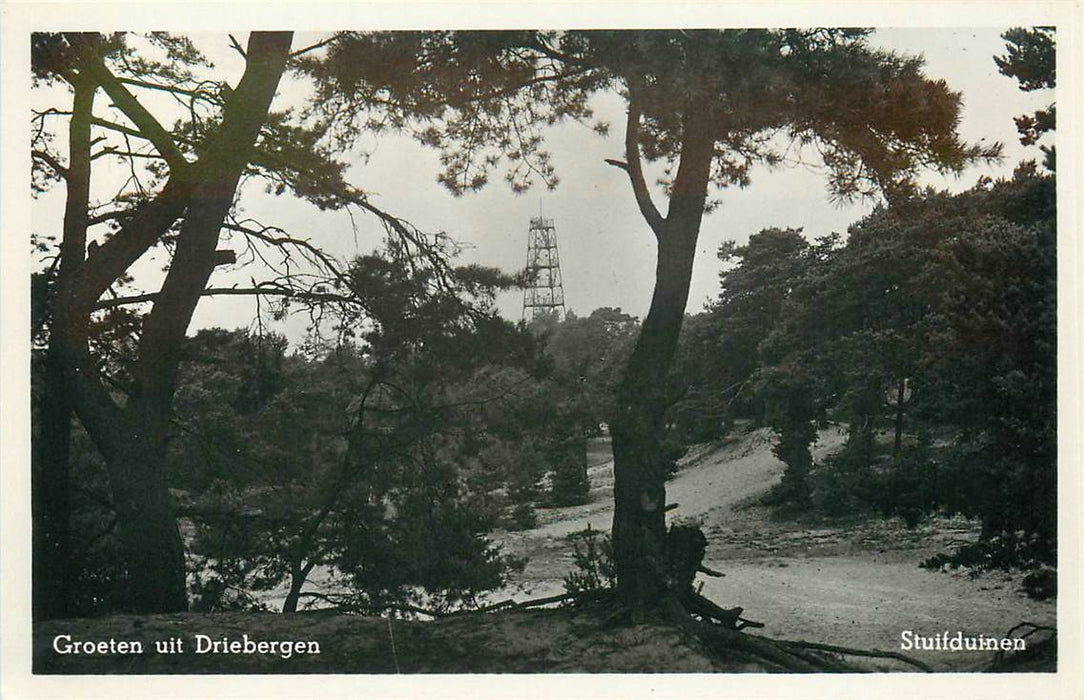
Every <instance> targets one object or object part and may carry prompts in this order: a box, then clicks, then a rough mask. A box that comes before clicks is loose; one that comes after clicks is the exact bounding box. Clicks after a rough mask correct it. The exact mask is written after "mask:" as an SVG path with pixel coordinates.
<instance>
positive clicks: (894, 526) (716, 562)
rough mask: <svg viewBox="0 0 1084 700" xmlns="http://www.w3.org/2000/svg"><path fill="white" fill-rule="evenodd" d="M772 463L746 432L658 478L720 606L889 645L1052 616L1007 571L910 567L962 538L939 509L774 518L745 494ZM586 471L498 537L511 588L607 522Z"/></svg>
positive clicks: (606, 469)
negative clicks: (701, 542) (518, 558)
mask: <svg viewBox="0 0 1084 700" xmlns="http://www.w3.org/2000/svg"><path fill="white" fill-rule="evenodd" d="M842 440H843V437H842V435H841V434H840V432H839V431H838V430H837V429H835V428H829V429H828V430H826V431H823V432H822V433H821V434H820V439H819V442H818V443H817V445H816V448H815V450H816V453H817V456H821V455H823V454H824V453H825V452H827V451H831V450H834V449H836V448H838V446H839V445H840V444H841V442H842ZM782 468H783V466H782V464H781V463H780V462H779V461H778V460H777V459H775V457H774V456H773V455H772V454H771V441H770V434H769V433H767V432H766V431H751V432H747V433H745V434H744V435H742V436H741V437H740V439H738V440H735V441H733V442H731V443H730V444H727V445H725V446H723V447H720V448H710V447H703V448H700V449H698V450H694V451H693V452H692V453H691V454H690V455H689V456H687V457H686V459H685V460H683V463H682V468H681V470H680V471H679V473H678V474H677V475H676V476H675V477H674V479H673V480H672V481H671V482H670V483H669V484H668V486H667V500H668V501H669V502H671V503H677V504H678V508H677V509H675V510H674V511H672V518H675V519H686V518H688V519H695V520H697V521H699V522H700V523H702V526H703V528H704V530H705V532H707V534H708V537H709V541H710V543H709V550H708V556H707V563H708V564H709V566H711V567H712V568H715V569H718V570H720V571H723V572H725V573H726V577H725V578H722V579H710V578H709V579H706V580H705V581H704V593H705V594H706V595H708V596H709V597H710V598H712V599H713V600H715V601H716V602H719V603H721V604H723V605H725V606H731V605H741V606H743V607H744V608H745V610H746V616H747V617H749V618H751V619H754V620H759V621H762V622H764V623H765V625H766V626H765V628H764V630H763V631H762V632H763V633H764V634H767V635H770V636H773V637H779V638H786V639H803V640H806V641H816V642H823V643H831V644H840V645H847V646H857V647H862V648H867V649H883V650H898V649H899V647H900V634H901V632H902V631H903V630H913V631H915V632H918V633H921V634H924V635H931V636H932V635H934V634H940V633H942V632H944V631H949V632H950V633H952V634H955V632H956V631H961V632H963V633H964V634H965V635H972V636H977V635H979V634H983V635H986V636H997V637H999V636H1001V635H1002V634H1004V633H1005V632H1006V631H1007V630H1008V629H1009V628H1010V627H1012V626H1013V625H1015V624H1016V623H1018V622H1022V621H1030V622H1034V623H1037V624H1046V625H1053V624H1054V621H1055V618H1056V607H1055V604H1054V603H1053V602H1036V601H1031V600H1029V599H1027V598H1025V597H1024V596H1023V595H1022V594H1020V593H1018V592H1017V590H1016V589H1017V588H1018V583H1019V582H1018V578H1015V577H1013V576H1009V575H1005V574H991V575H985V576H983V577H980V578H976V579H973V578H969V577H967V576H965V575H963V574H960V573H937V572H930V571H927V570H925V569H921V568H919V567H918V563H919V562H920V561H922V560H923V559H925V558H926V557H928V556H930V555H932V554H933V553H935V552H938V551H941V550H943V549H944V548H945V547H946V546H947V544H948V543H949V542H950V541H952V540H959V539H968V538H971V537H973V536H974V531H973V528H972V527H971V525H970V524H969V523H966V522H964V521H959V520H944V519H942V520H937V521H934V522H931V523H927V524H925V525H923V526H921V527H920V528H918V529H916V530H907V529H905V528H903V527H902V525H901V524H899V523H897V522H895V521H882V520H879V519H872V520H871V519H851V520H850V521H848V522H845V523H844V522H840V521H832V522H793V521H782V520H774V519H773V518H772V517H771V516H770V513H769V512H768V511H767V509H765V508H763V507H760V506H757V505H756V504H755V501H756V500H757V499H758V498H759V496H761V495H762V494H763V493H764V492H765V491H766V490H767V489H768V488H770V487H771V485H772V484H774V483H776V482H777V481H778V479H779V476H780V474H781V473H782ZM589 472H590V476H591V481H592V491H591V501H590V503H589V504H587V505H584V506H578V507H574V508H561V509H548V510H545V511H542V512H541V513H540V518H539V521H540V522H539V526H538V527H537V528H536V529H534V530H530V531H526V532H521V533H504V534H502V535H501V536H500V537H499V538H498V539H499V541H500V542H501V543H502V544H503V545H504V546H505V547H506V548H507V549H508V550H509V551H512V552H516V553H521V554H524V555H526V556H528V557H529V558H530V561H529V563H528V566H527V568H526V570H525V571H524V572H523V574H522V575H521V576H519V577H518V578H517V580H516V584H517V587H518V590H517V592H516V595H515V597H517V598H528V597H536V596H542V595H549V594H552V593H558V592H561V590H562V585H561V578H562V577H563V575H564V574H565V573H566V572H567V571H569V570H571V569H572V568H573V560H572V553H571V547H570V545H569V543H568V540H567V539H566V535H568V534H569V533H572V532H576V531H579V530H582V529H584V528H586V527H588V526H591V527H592V528H593V529H596V530H604V531H605V530H609V527H610V523H611V519H612V517H613V505H612V493H613V468H612V463H606V464H602V465H598V466H596V467H593V468H591V469H590V470H589ZM909 653H912V652H909ZM913 655H914V656H917V657H919V658H921V659H923V660H924V661H926V662H928V663H930V664H931V665H933V666H934V667H935V668H938V669H942V670H962V669H966V668H970V667H972V666H973V665H974V664H976V663H977V662H979V661H982V660H983V659H985V658H987V657H988V655H989V653H986V654H976V653H948V652H941V651H930V652H914V653H913Z"/></svg>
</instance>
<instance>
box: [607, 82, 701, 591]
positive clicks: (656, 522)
mask: <svg viewBox="0 0 1084 700" xmlns="http://www.w3.org/2000/svg"><path fill="white" fill-rule="evenodd" d="M692 114H694V112H692V111H690V113H689V116H687V117H686V122H685V133H684V138H683V145H682V151H681V162H680V165H679V167H678V173H677V176H676V177H675V180H674V183H673V188H672V192H671V196H670V208H669V211H668V213H667V216H666V218H665V219H661V218H660V217H658V214H657V211H656V210H655V209H654V206H653V205H652V204H651V203H650V201H649V198H648V196H647V189H646V187H645V186H644V183H643V175H642V172H641V170H640V164H639V153H638V147H637V139H638V130H639V113H638V111H637V109H636V105H635V96H633V98H632V100H631V101H630V109H629V123H628V132H627V133H626V156H627V158H628V167H627V172H629V175H630V177H631V178H632V181H633V190H634V193H635V194H636V198H637V202H638V204H639V205H640V210H641V212H642V213H643V214H644V218H645V220H646V221H647V222H648V224H649V225H650V226H651V228H652V230H653V231H654V233H655V237H656V239H657V241H658V259H657V262H656V267H655V289H654V293H653V294H652V298H651V306H650V309H649V310H648V313H647V317H646V318H645V319H644V323H643V326H642V327H641V329H640V334H639V336H638V337H637V339H636V344H635V346H634V348H633V351H632V355H631V356H630V358H629V361H628V365H627V366H626V368H625V371H624V374H623V376H622V380H621V383H620V385H619V387H618V391H617V405H616V408H615V415H614V416H613V418H612V420H611V424H610V430H611V435H612V438H613V450H614V520H613V542H614V564H615V567H616V570H617V591H618V596H619V597H620V598H621V600H622V601H623V602H624V603H625V604H626V605H628V606H630V607H631V608H632V609H634V610H637V611H640V610H643V609H644V608H647V607H653V606H657V605H659V604H661V603H663V602H664V601H673V600H674V599H675V598H678V597H680V595H681V591H676V590H671V589H670V586H669V584H668V576H667V574H668V572H667V568H668V567H667V557H666V551H665V540H666V516H665V511H666V478H667V476H668V468H667V465H666V464H665V460H664V459H663V453H662V446H661V442H662V437H663V432H664V423H663V419H664V413H665V410H666V387H667V382H668V377H669V373H670V368H671V366H672V364H673V359H674V353H675V351H676V349H677V341H678V335H679V334H680V332H681V324H682V320H683V319H684V316H685V305H686V303H687V302H688V298H689V285H690V281H691V279H692V269H693V260H694V258H695V256H696V242H697V238H698V236H699V233H700V222H701V219H702V218H703V213H704V203H705V200H706V197H707V185H708V178H709V174H710V166H711V159H712V155H713V149H714V141H713V139H712V138H711V137H710V136H709V134H708V129H707V128H706V124H704V123H703V122H702V121H701V119H698V118H696V117H695V116H692Z"/></svg>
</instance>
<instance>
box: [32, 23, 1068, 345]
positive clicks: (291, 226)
mask: <svg viewBox="0 0 1084 700" xmlns="http://www.w3.org/2000/svg"><path fill="white" fill-rule="evenodd" d="M1002 31H1003V28H1001V29H999V28H981V29H886V30H878V31H877V32H876V34H875V35H874V37H873V38H872V42H873V43H874V44H875V45H878V46H883V47H885V48H889V49H893V50H896V51H899V52H902V53H907V54H922V55H923V56H925V58H926V73H927V75H928V76H929V77H932V78H942V79H944V80H946V81H947V83H948V84H949V86H950V87H951V88H952V89H953V90H956V91H959V92H961V93H962V94H963V102H964V108H963V114H962V120H961V124H960V132H961V134H962V136H963V137H964V139H966V140H968V141H972V142H977V141H979V140H983V139H984V140H985V141H986V142H990V141H1001V142H1002V143H1003V144H1004V146H1005V150H1004V153H1005V158H1004V161H1003V162H1002V163H1001V164H1000V165H980V166H976V167H974V168H971V169H969V170H967V171H965V172H964V173H963V174H962V175H961V176H959V177H958V178H956V177H940V176H937V175H936V174H930V175H928V176H926V177H924V182H925V184H929V185H932V186H934V187H937V188H943V189H950V190H953V191H960V190H962V189H966V188H968V187H971V186H972V185H974V184H975V182H976V181H977V180H978V178H979V177H980V175H992V176H994V177H1000V176H1009V175H1010V174H1011V172H1012V170H1013V168H1014V167H1015V165H1016V164H1017V163H1018V162H1019V161H1020V160H1021V159H1024V158H1040V157H1041V154H1040V153H1039V151H1038V148H1037V147H1034V146H1033V147H1029V148H1025V147H1022V146H1020V145H1019V143H1018V141H1017V135H1016V130H1015V126H1014V124H1013V120H1012V118H1013V117H1014V116H1016V115H1019V114H1024V113H1029V112H1032V111H1034V110H1035V109H1036V108H1037V107H1039V106H1045V105H1046V104H1048V103H1049V102H1050V101H1052V100H1053V95H1051V94H1049V93H1045V94H1044V92H1039V93H1030V94H1029V93H1023V92H1021V91H1020V90H1019V89H1018V88H1017V86H1016V82H1015V81H1014V80H1011V79H1009V78H1006V77H1004V76H1002V75H1000V74H999V73H998V72H997V68H996V66H995V65H994V62H993V59H992V57H993V56H994V55H995V54H997V55H1000V54H1003V53H1004V42H1003V40H1002V39H1001V38H1000V33H1001V32H1002ZM195 38H197V40H198V43H199V45H200V46H201V47H203V48H204V49H205V50H206V51H207V52H208V54H209V55H210V56H212V57H213V58H214V59H215V61H216V63H217V64H218V65H217V70H216V75H220V76H221V75H226V76H231V77H230V78H229V79H230V80H231V82H236V76H239V75H240V72H241V71H242V70H243V65H242V64H241V61H240V59H239V57H237V56H236V55H235V54H233V52H231V51H230V50H229V49H228V46H227V42H228V38H226V37H225V36H217V35H216V36H211V35H204V36H198V37H195ZM310 38H311V37H309V36H299V37H298V38H296V39H295V48H297V47H300V46H302V45H304V44H305V43H306V42H307V41H308V40H309V39H310ZM296 90H297V88H296V86H290V85H287V86H286V87H285V88H284V89H283V91H282V93H281V94H280V98H279V99H280V102H278V103H276V105H275V106H276V107H280V106H282V105H283V104H285V102H287V101H289V99H290V98H291V97H292V96H294V95H295V93H296ZM104 102H105V100H102V101H101V103H104ZM594 107H595V110H596V113H597V116H598V117H599V118H601V119H603V120H606V121H608V122H610V123H611V126H612V129H611V132H610V134H609V136H607V137H600V136H598V135H597V134H595V133H594V132H592V131H591V130H590V129H588V128H587V127H584V126H582V125H579V124H576V123H569V124H564V125H560V126H558V127H555V128H553V129H551V130H550V131H549V132H548V133H547V146H546V148H547V150H549V151H550V152H551V153H552V154H553V162H554V164H555V166H556V169H557V174H558V177H559V178H560V184H559V185H558V187H557V189H556V190H555V191H552V192H551V191H547V190H546V189H545V188H544V187H541V186H537V187H535V188H534V189H532V190H530V191H528V192H527V193H526V194H520V195H515V194H513V193H512V192H511V191H510V190H509V188H508V187H507V186H506V185H505V184H504V182H503V180H502V179H501V177H500V173H499V172H498V173H496V174H495V176H494V177H493V178H492V179H491V183H490V184H489V185H488V186H487V187H486V188H485V189H484V190H483V191H482V192H480V193H476V194H467V195H464V196H462V197H458V198H457V197H453V196H452V195H451V194H450V193H449V192H448V191H447V190H445V189H444V188H443V187H442V186H440V185H439V184H437V182H436V174H437V172H438V170H439V162H438V154H437V153H436V152H434V151H433V150H431V149H426V148H423V147H421V146H419V145H417V144H415V143H414V142H413V141H411V140H410V139H408V138H406V137H403V136H394V135H393V136H387V135H382V136H381V137H379V138H375V137H370V138H364V139H362V142H361V144H360V146H361V148H362V149H363V150H365V151H367V152H368V158H362V157H360V156H359V155H358V154H344V157H345V158H346V159H347V160H348V161H349V162H351V163H352V164H353V165H352V167H351V170H350V173H349V178H350V180H351V181H352V182H353V183H354V184H356V185H358V186H360V187H362V188H363V189H364V190H366V191H368V192H370V193H371V194H372V195H373V198H374V202H375V203H377V204H378V205H379V206H381V207H382V208H384V209H385V210H386V211H389V212H391V213H394V214H396V215H398V216H400V217H402V218H404V219H407V220H409V221H411V222H412V223H414V224H415V225H417V226H418V227H419V228H421V229H423V230H429V231H437V230H443V231H447V232H448V233H449V234H451V235H452V236H453V237H454V238H456V239H457V240H459V241H462V242H463V243H464V244H465V249H464V251H463V257H462V259H463V260H464V261H469V262H478V263H482V264H486V265H493V266H496V267H500V268H502V269H505V270H508V271H511V270H516V269H519V268H521V267H522V266H523V264H524V261H525V258H526V252H527V250H526V246H527V229H528V225H529V222H530V218H531V217H532V216H537V215H538V214H539V212H540V211H541V212H542V213H543V214H544V215H545V216H546V217H547V218H552V219H553V220H554V223H555V225H556V230H557V239H558V247H559V250H560V256H561V270H562V274H563V279H564V290H565V300H566V305H567V307H568V308H569V309H570V310H572V311H574V312H575V313H577V314H580V315H586V314H588V313H590V312H591V310H593V309H595V308H598V307H602V306H611V307H620V308H622V309H623V310H625V311H627V312H628V313H631V314H634V315H637V316H642V315H643V314H644V313H645V312H646V310H647V306H648V303H649V301H650V296H651V289H652V285H653V271H654V258H655V248H654V242H653V237H652V234H651V232H650V231H649V229H648V228H647V226H646V224H644V222H643V220H642V219H641V218H640V215H639V212H638V210H637V208H636V206H635V203H634V201H633V198H632V193H631V191H630V187H629V183H628V179H627V177H626V176H625V174H624V173H623V172H621V171H619V170H617V169H615V168H613V167H612V166H608V165H606V164H605V162H604V159H606V158H622V157H623V151H624V149H623V145H622V141H623V136H624V134H623V131H624V102H623V100H621V99H620V98H619V97H617V96H616V95H601V96H599V97H598V98H597V99H596V100H595V102H594ZM98 185H99V187H98V191H97V194H98V196H100V197H108V196H109V194H108V187H109V186H115V185H113V184H109V183H105V182H104V181H101V180H99V182H98ZM713 196H715V197H716V198H718V199H719V200H720V201H721V206H720V207H718V208H717V209H716V210H715V211H714V212H713V213H711V214H709V215H708V216H706V217H705V219H704V224H703V226H702V230H701V236H700V245H699V251H698V255H697V263H696V266H695V270H694V274H693V280H692V290H691V293H690V297H689V306H688V309H687V310H688V311H689V312H697V311H700V310H701V309H702V308H703V307H704V304H705V303H706V302H707V301H708V300H709V299H711V298H713V297H714V296H715V295H716V293H717V291H718V282H717V276H718V272H719V263H718V260H717V259H716V257H715V252H716V250H717V249H718V247H719V245H720V244H722V243H723V242H724V241H727V240H734V241H737V242H738V243H743V242H745V241H746V240H748V238H749V236H750V235H751V234H753V233H756V232H757V231H759V230H761V229H762V228H765V227H773V226H774V227H796V228H797V227H801V228H803V229H804V231H805V233H806V235H807V236H808V237H810V238H814V237H818V236H822V235H826V234H829V233H832V232H840V233H843V232H845V231H846V229H847V227H848V226H849V225H850V224H852V223H854V222H855V221H857V220H859V219H860V218H861V217H862V216H864V215H865V214H867V213H868V212H869V211H870V210H871V208H872V206H873V204H874V203H873V202H869V201H867V202H857V203H854V204H851V205H847V206H837V205H834V204H833V203H832V202H830V201H829V199H828V197H827V195H826V190H825V184H824V178H823V173H821V172H819V171H818V170H817V169H815V168H811V167H807V166H796V167H790V168H783V169H777V170H775V171H772V172H768V171H766V170H763V169H758V170H756V171H754V172H753V174H752V186H751V187H749V188H747V189H744V190H739V189H728V190H725V191H721V192H718V191H717V192H715V193H714V194H713ZM61 201H62V199H60V193H59V192H57V193H53V194H52V195H50V196H49V197H47V198H45V199H43V200H42V201H41V202H40V203H39V204H38V205H37V206H36V207H35V213H34V220H35V230H38V231H42V230H44V229H47V228H48V227H49V225H48V222H49V221H50V220H51V219H54V218H55V217H56V215H57V214H58V213H59V212H60V211H61V210H62V206H58V204H60V202H61ZM656 201H657V202H658V204H659V206H660V208H661V209H663V210H664V211H665V201H664V200H663V198H662V196H661V193H658V192H657V193H656ZM241 206H242V208H243V210H244V211H245V213H247V214H248V215H251V216H253V217H255V218H258V219H259V220H261V221H262V222H263V223H265V224H275V225H278V226H281V227H282V228H284V229H286V230H287V231H289V232H291V234H293V235H296V236H301V237H306V238H311V239H312V240H313V241H314V242H316V243H318V244H320V245H322V246H325V247H326V248H328V249H329V250H331V251H333V252H334V253H335V254H336V255H338V256H341V257H343V258H348V257H350V256H351V255H352V254H354V253H356V252H368V251H369V250H372V249H373V248H374V247H376V246H377V245H378V244H379V241H380V238H381V235H382V230H381V228H380V226H379V225H378V223H377V222H376V221H375V220H373V219H371V218H365V217H361V218H356V219H355V220H354V223H353V224H352V222H351V220H350V218H349V217H347V216H346V215H345V214H341V213H321V212H318V211H316V210H315V208H313V207H311V206H309V205H306V204H304V203H301V202H298V201H296V200H294V199H292V198H289V197H273V196H270V195H267V194H265V193H264V192H263V191H262V190H261V189H260V188H259V187H249V188H247V189H246V190H245V191H244V192H243V196H242V199H241ZM57 223H58V221H57ZM354 224H356V226H357V231H356V232H355V230H354V228H353V225H354ZM235 247H237V248H238V249H239V248H240V246H239V245H236V246H235ZM156 265H157V266H159V267H160V262H157V263H156ZM143 269H144V270H147V269H153V266H149V265H144V266H143ZM252 276H254V273H253V271H252V270H249V269H246V270H242V271H240V272H229V271H227V270H220V271H216V273H215V276H214V277H213V278H212V284H213V285H216V286H218V285H229V284H233V283H240V284H245V283H247V282H248V280H249V278H250V277H252ZM255 276H256V279H257V280H259V276H258V275H255ZM499 306H500V309H501V312H502V313H503V314H504V315H505V316H506V317H508V318H510V319H513V320H518V319H519V318H520V315H521V307H522V292H516V293H508V294H505V295H503V296H502V297H501V299H500V300H499ZM254 308H255V304H254V302H253V301H252V300H251V299H245V298H239V297H226V298H222V297H220V298H214V299H204V300H203V301H201V303H200V306H199V308H198V309H197V312H196V316H195V318H194V320H193V327H194V328H199V327H206V326H213V325H218V326H225V327H231V328H232V327H237V326H247V325H249V324H250V323H251V320H252V317H253V313H254ZM305 325H306V320H305V319H295V320H293V321H291V322H289V324H288V327H287V332H288V335H289V336H290V337H291V338H292V339H294V340H296V339H298V338H300V337H301V334H302V333H303V330H304V327H305Z"/></svg>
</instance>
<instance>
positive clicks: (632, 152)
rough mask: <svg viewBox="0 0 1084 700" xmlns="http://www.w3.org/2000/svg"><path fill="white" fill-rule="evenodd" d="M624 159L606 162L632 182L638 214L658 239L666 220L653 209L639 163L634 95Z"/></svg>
mask: <svg viewBox="0 0 1084 700" xmlns="http://www.w3.org/2000/svg"><path fill="white" fill-rule="evenodd" d="M625 159H626V162H625V163H621V162H620V161H609V160H607V161H606V162H607V163H610V165H614V166H617V167H619V168H621V169H622V170H624V171H625V172H626V173H628V175H629V180H630V181H631V182H632V193H633V195H634V196H635V197H636V205H637V206H638V207H640V214H642V215H643V217H644V220H645V221H647V225H648V226H650V227H651V230H652V231H654V232H655V236H656V237H658V236H659V235H660V234H661V232H662V228H663V224H664V223H665V222H666V220H665V219H663V217H662V214H660V213H659V210H658V209H657V208H656V207H655V203H654V202H652V201H651V192H650V191H648V189H647V183H646V182H645V181H644V171H643V168H642V166H641V163H640V105H639V103H638V101H637V99H636V96H635V94H634V93H633V94H630V96H629V115H628V121H627V122H626V126H625Z"/></svg>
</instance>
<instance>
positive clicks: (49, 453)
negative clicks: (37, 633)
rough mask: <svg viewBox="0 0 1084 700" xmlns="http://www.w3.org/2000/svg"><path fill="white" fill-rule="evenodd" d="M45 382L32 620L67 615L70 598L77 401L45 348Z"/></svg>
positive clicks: (35, 468)
mask: <svg viewBox="0 0 1084 700" xmlns="http://www.w3.org/2000/svg"><path fill="white" fill-rule="evenodd" d="M44 375H45V376H44V386H43V389H42V394H41V397H40V399H39V400H38V407H37V415H36V419H37V423H38V430H37V432H36V434H35V435H34V438H33V439H34V445H33V447H34V449H33V463H32V465H31V484H30V493H31V503H32V509H33V516H32V521H33V522H32V532H31V537H32V540H33V545H32V549H31V555H32V557H33V562H32V567H31V570H32V577H31V582H32V587H33V619H34V621H35V622H36V621H39V620H51V619H56V618H62V617H67V616H68V601H69V600H70V597H71V579H72V576H73V571H72V561H71V560H72V557H71V502H70V497H69V484H68V481H69V475H68V462H69V453H70V447H71V419H72V405H71V399H70V398H69V396H68V392H67V390H66V389H65V387H64V367H63V365H62V364H61V363H60V359H59V357H58V356H57V353H56V352H55V351H54V350H53V349H52V348H50V349H49V350H47V351H46V356H45V371H44Z"/></svg>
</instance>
